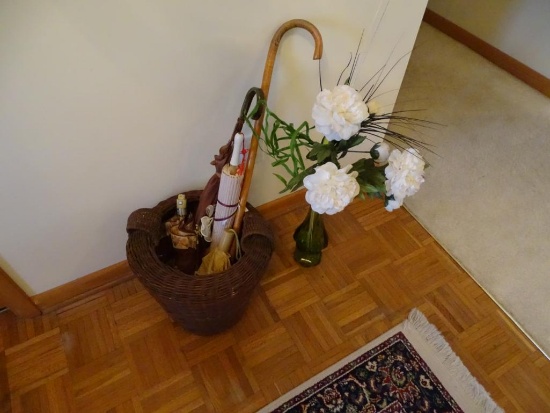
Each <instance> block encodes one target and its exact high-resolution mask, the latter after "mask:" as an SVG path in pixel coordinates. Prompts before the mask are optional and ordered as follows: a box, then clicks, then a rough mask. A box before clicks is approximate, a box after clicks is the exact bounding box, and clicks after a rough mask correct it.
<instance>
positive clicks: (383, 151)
mask: <svg viewBox="0 0 550 413" xmlns="http://www.w3.org/2000/svg"><path fill="white" fill-rule="evenodd" d="M370 156H371V158H372V159H374V161H375V162H376V163H377V164H380V165H384V164H385V163H386V162H388V159H389V157H390V145H388V144H387V143H386V142H378V143H375V144H374V146H373V147H372V148H371V150H370Z"/></svg>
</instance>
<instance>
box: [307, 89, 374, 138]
mask: <svg viewBox="0 0 550 413" xmlns="http://www.w3.org/2000/svg"><path fill="white" fill-rule="evenodd" d="M311 116H312V117H313V120H314V121H315V128H316V129H317V130H318V131H319V132H320V133H322V134H323V135H325V137H326V138H327V139H328V140H329V141H341V140H345V141H347V140H348V139H349V138H350V137H352V136H353V135H355V134H357V132H359V129H360V127H361V122H362V121H364V120H365V119H366V118H368V116H369V110H368V108H367V105H366V104H365V102H363V99H362V98H361V96H360V95H359V93H357V91H356V90H355V89H354V88H352V87H350V86H347V85H339V86H336V87H335V88H334V89H332V91H330V90H328V89H327V90H323V91H322V92H320V93H319V94H318V95H317V98H316V100H315V104H314V105H313V110H312V113H311Z"/></svg>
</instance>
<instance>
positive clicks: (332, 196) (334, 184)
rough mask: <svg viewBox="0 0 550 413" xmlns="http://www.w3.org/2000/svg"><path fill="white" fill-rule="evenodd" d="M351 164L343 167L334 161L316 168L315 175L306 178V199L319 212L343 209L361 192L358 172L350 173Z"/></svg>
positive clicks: (331, 212)
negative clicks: (339, 167)
mask: <svg viewBox="0 0 550 413" xmlns="http://www.w3.org/2000/svg"><path fill="white" fill-rule="evenodd" d="M350 169H351V165H348V166H346V167H344V168H342V169H338V167H337V166H336V165H335V164H333V163H332V162H328V163H326V164H324V165H321V166H318V167H316V168H315V173H314V174H313V175H308V176H306V177H305V178H304V186H305V187H306V188H307V192H306V201H307V202H308V203H309V204H310V205H311V209H313V210H314V211H315V212H318V213H319V214H325V213H326V214H329V215H332V214H335V213H337V212H340V211H342V210H343V209H344V208H345V207H346V206H347V205H348V204H349V203H350V202H351V201H353V199H354V198H355V197H356V196H357V195H358V194H359V184H358V183H357V180H356V179H355V178H356V177H357V172H356V171H354V172H352V173H348V172H349V170H350Z"/></svg>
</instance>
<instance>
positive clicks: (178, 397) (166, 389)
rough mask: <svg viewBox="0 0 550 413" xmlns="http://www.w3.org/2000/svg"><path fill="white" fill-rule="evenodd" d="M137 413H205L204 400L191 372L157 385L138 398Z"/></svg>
mask: <svg viewBox="0 0 550 413" xmlns="http://www.w3.org/2000/svg"><path fill="white" fill-rule="evenodd" d="M136 404H137V409H136V412H137V413H162V412H167V413H169V412H197V413H198V412H201V411H202V412H204V411H207V410H206V408H205V404H204V400H203V397H202V394H201V391H200V388H199V387H198V386H197V385H196V384H195V380H194V378H193V375H192V373H191V371H186V372H183V373H180V374H178V375H177V376H173V377H172V378H170V379H168V380H166V381H163V382H162V383H159V384H157V385H156V386H154V387H152V388H151V389H149V390H147V391H146V392H143V393H140V395H139V396H138V397H137V398H136Z"/></svg>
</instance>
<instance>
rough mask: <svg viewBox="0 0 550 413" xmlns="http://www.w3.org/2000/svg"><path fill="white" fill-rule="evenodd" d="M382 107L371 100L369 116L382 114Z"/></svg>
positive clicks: (368, 103)
mask: <svg viewBox="0 0 550 413" xmlns="http://www.w3.org/2000/svg"><path fill="white" fill-rule="evenodd" d="M380 108H381V107H380V105H379V104H378V102H376V101H375V100H371V101H368V102H367V109H368V110H369V114H371V115H378V113H379V112H380Z"/></svg>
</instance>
